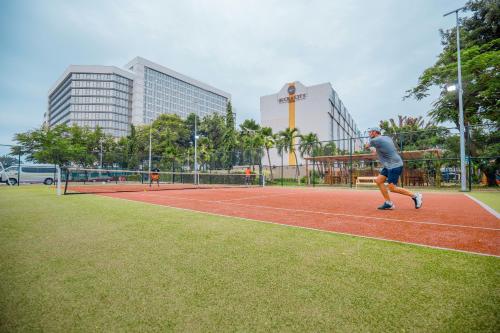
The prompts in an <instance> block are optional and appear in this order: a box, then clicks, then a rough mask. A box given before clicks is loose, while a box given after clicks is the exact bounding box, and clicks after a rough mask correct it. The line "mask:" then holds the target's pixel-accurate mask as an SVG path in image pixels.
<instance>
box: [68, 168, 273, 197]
mask: <svg viewBox="0 0 500 333" xmlns="http://www.w3.org/2000/svg"><path fill="white" fill-rule="evenodd" d="M63 181H64V194H77V193H113V192H142V191H162V190H182V189H212V188H225V187H258V186H263V185H264V179H263V176H262V175H260V174H251V175H250V176H247V175H245V174H241V173H228V172H227V171H219V172H211V173H203V172H201V173H197V174H195V173H193V172H164V171H159V172H154V171H152V172H149V171H132V170H113V169H84V168H66V169H65V170H64V171H63Z"/></svg>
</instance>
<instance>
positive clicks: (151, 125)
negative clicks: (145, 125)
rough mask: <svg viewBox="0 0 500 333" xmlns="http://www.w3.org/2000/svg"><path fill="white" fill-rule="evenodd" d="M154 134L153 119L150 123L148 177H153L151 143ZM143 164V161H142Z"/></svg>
mask: <svg viewBox="0 0 500 333" xmlns="http://www.w3.org/2000/svg"><path fill="white" fill-rule="evenodd" d="M152 136H153V121H152V120H151V124H150V125H149V160H148V177H151V143H152V138H151V137H152ZM141 164H142V162H141Z"/></svg>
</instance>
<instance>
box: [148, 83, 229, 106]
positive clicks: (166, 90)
mask: <svg viewBox="0 0 500 333" xmlns="http://www.w3.org/2000/svg"><path fill="white" fill-rule="evenodd" d="M145 93H146V95H148V96H151V97H158V98H166V97H169V96H175V97H179V98H182V99H185V100H189V101H191V102H192V103H194V102H195V101H196V100H200V101H205V102H208V103H212V104H216V105H220V106H225V105H226V103H227V98H225V97H222V96H219V95H217V94H214V93H211V92H209V91H205V90H203V89H199V88H198V90H197V91H189V90H187V89H172V88H170V87H168V86H161V85H158V84H153V83H151V82H149V83H146V84H145Z"/></svg>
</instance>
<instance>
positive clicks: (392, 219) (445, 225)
mask: <svg viewBox="0 0 500 333" xmlns="http://www.w3.org/2000/svg"><path fill="white" fill-rule="evenodd" d="M148 193H150V192H148ZM168 199H180V200H188V201H198V202H206V203H220V204H229V205H235V206H243V207H250V208H264V209H274V210H282V211H288V212H299V213H306V214H320V215H331V216H344V217H351V218H360V219H365V220H369V219H374V220H382V221H389V222H401V223H408V224H421V225H436V226H441V227H453V228H464V229H477V230H489V231H500V228H489V227H476V226H468V225H462V224H445V223H438V222H428V221H410V220H403V219H395V218H388V217H377V216H367V215H352V214H344V213H330V212H322V211H312V210H304V209H292V208H284V207H272V206H262V205H251V204H243V203H237V202H227V201H219V200H203V199H193V198H186V197H179V196H173V197H170V198H168Z"/></svg>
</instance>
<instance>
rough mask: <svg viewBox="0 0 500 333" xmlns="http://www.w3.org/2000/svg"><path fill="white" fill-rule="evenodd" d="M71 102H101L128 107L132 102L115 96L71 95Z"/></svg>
mask: <svg viewBox="0 0 500 333" xmlns="http://www.w3.org/2000/svg"><path fill="white" fill-rule="evenodd" d="M71 102H72V103H81V104H89V103H101V104H115V105H119V106H125V107H128V106H130V104H131V103H132V101H126V100H123V99H121V98H116V97H77V96H75V97H72V98H71Z"/></svg>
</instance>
